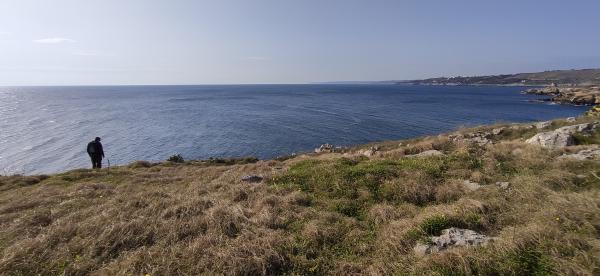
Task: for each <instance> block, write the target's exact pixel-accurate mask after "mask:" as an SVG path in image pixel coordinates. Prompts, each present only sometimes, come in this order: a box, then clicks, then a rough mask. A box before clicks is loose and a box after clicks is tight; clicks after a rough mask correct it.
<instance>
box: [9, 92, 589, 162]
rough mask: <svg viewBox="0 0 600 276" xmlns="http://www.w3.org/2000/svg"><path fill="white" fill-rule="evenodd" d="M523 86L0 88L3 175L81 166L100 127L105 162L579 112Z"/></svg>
mask: <svg viewBox="0 0 600 276" xmlns="http://www.w3.org/2000/svg"><path fill="white" fill-rule="evenodd" d="M521 90H522V88H519V87H492V86H485V87H484V86H482V87H474V86H457V87H441V86H440V87H435V86H399V85H238V86H113V87H0V174H10V173H26V174H34V173H52V172H58V171H64V170H68V169H74V168H80V167H88V166H90V164H88V163H90V161H89V159H88V157H87V155H86V153H85V148H86V144H87V143H88V142H89V141H91V140H92V139H93V138H94V137H95V136H100V137H102V142H103V144H104V147H105V151H106V155H107V157H108V158H109V159H110V161H111V163H112V164H125V163H129V162H131V161H133V160H141V159H143V160H153V161H159V160H164V159H166V158H167V157H168V156H170V155H172V154H174V153H181V154H182V155H183V156H184V158H186V159H205V158H209V157H219V156H246V155H254V156H257V157H259V158H261V159H265V158H272V157H276V156H279V155H285V154H290V153H293V152H302V151H310V150H312V149H314V148H315V147H317V146H318V145H320V144H323V143H331V144H335V145H353V144H360V143H366V142H371V141H379V140H393V139H403V138H409V137H415V136H421V135H428V134H435V133H439V132H443V131H449V130H453V129H456V128H457V127H459V126H470V125H479V124H488V123H493V122H498V121H504V122H525V121H536V120H547V119H552V118H557V117H566V116H576V115H578V114H581V113H582V112H583V111H584V110H585V108H584V107H575V106H563V105H550V104H545V103H534V102H530V101H529V100H530V99H534V98H535V96H524V95H521V94H520V93H519V92H520V91H521Z"/></svg>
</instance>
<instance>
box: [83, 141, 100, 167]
mask: <svg viewBox="0 0 600 276" xmlns="http://www.w3.org/2000/svg"><path fill="white" fill-rule="evenodd" d="M87 153H88V155H89V156H90V158H91V159H92V168H93V169H100V168H102V158H104V150H103V149H102V144H101V143H100V137H96V139H94V141H91V142H90V143H88V145H87Z"/></svg>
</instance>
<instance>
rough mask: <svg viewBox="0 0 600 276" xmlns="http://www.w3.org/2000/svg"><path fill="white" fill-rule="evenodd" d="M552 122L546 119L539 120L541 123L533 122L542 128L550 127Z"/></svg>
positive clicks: (536, 126)
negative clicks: (543, 120)
mask: <svg viewBox="0 0 600 276" xmlns="http://www.w3.org/2000/svg"><path fill="white" fill-rule="evenodd" d="M551 124H552V122H551V121H545V122H539V123H535V124H533V125H534V126H535V128H538V129H540V128H546V127H549V126H550V125H551Z"/></svg>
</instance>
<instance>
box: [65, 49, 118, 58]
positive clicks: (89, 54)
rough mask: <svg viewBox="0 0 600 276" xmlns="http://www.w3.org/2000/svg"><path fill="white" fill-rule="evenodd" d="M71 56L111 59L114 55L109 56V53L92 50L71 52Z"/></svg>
mask: <svg viewBox="0 0 600 276" xmlns="http://www.w3.org/2000/svg"><path fill="white" fill-rule="evenodd" d="M73 55H75V56H84V57H112V56H114V54H111V53H106V52H101V51H94V50H79V51H75V52H73Z"/></svg>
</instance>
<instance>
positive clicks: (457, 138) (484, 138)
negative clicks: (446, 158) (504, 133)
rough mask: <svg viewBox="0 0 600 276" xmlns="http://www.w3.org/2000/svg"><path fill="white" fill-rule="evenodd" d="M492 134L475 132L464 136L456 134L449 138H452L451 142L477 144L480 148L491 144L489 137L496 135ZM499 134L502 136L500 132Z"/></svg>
mask: <svg viewBox="0 0 600 276" xmlns="http://www.w3.org/2000/svg"><path fill="white" fill-rule="evenodd" d="M492 132H493V131H492ZM492 132H474V133H467V134H464V135H463V134H454V135H450V136H448V138H450V140H452V141H454V142H467V143H471V144H477V145H479V146H485V145H487V144H488V143H491V141H490V140H489V139H488V137H490V136H492V135H496V134H493V133H492ZM498 134H500V132H498Z"/></svg>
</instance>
